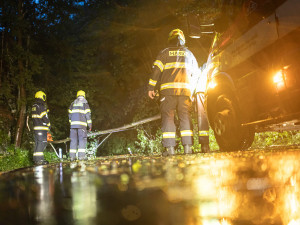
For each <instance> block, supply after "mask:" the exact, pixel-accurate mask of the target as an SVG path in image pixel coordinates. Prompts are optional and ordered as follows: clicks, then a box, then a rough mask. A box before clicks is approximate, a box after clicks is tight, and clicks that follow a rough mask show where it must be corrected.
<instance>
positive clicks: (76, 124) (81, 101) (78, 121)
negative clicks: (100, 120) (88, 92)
mask: <svg viewBox="0 0 300 225" xmlns="http://www.w3.org/2000/svg"><path fill="white" fill-rule="evenodd" d="M69 122H70V125H71V128H83V129H86V128H87V127H89V128H91V126H92V119H91V109H90V106H89V104H88V102H87V100H86V99H85V98H84V97H82V96H79V97H78V98H77V99H76V100H75V101H74V102H72V104H71V105H70V108H69Z"/></svg>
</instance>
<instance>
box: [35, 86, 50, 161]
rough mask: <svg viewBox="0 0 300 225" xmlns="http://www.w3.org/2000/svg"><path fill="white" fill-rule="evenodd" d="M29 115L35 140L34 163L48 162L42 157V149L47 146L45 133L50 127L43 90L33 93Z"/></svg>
mask: <svg viewBox="0 0 300 225" xmlns="http://www.w3.org/2000/svg"><path fill="white" fill-rule="evenodd" d="M31 117H32V121H33V130H34V140H35V148H34V153H33V161H34V163H35V164H36V165H44V164H48V163H49V162H48V161H46V160H45V159H44V149H45V148H46V146H47V133H48V131H49V129H50V120H49V118H48V113H47V107H46V94H45V93H44V92H43V91H38V92H36V93H35V101H34V103H33V106H32V115H31Z"/></svg>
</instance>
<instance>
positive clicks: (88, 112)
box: [84, 104, 92, 131]
mask: <svg viewBox="0 0 300 225" xmlns="http://www.w3.org/2000/svg"><path fill="white" fill-rule="evenodd" d="M84 111H85V117H86V121H87V124H88V127H89V130H90V131H91V130H92V115H91V109H90V106H89V104H85V110H84Z"/></svg>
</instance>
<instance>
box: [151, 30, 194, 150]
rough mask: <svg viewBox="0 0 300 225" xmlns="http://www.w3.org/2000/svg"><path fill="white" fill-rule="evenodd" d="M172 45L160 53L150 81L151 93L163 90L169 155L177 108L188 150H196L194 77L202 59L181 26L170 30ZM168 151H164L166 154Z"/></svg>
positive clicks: (166, 142)
mask: <svg viewBox="0 0 300 225" xmlns="http://www.w3.org/2000/svg"><path fill="white" fill-rule="evenodd" d="M168 45H169V46H168V47H167V48H165V49H164V50H162V51H161V52H160V53H159V55H158V56H157V58H156V60H155V62H154V64H153V67H152V68H153V71H152V75H151V77H150V80H149V85H148V95H149V97H150V98H152V99H153V98H154V97H155V89H159V92H160V111H161V118H162V132H163V139H162V144H163V146H164V147H165V148H166V150H167V151H166V154H167V155H174V154H175V146H176V141H175V137H176V126H175V123H174V117H175V113H176V111H177V114H178V117H179V121H180V135H181V141H182V144H183V146H184V153H185V154H190V153H192V149H191V146H192V145H193V128H192V123H191V117H190V110H191V103H192V102H191V95H192V93H193V91H194V87H193V82H192V78H193V77H195V76H198V75H199V74H198V73H199V68H198V63H197V60H196V58H195V56H194V55H193V53H192V52H191V51H190V50H189V49H188V48H187V47H186V46H185V37H184V34H183V32H182V31H181V30H180V29H174V30H172V31H171V32H170V33H169V38H168ZM166 154H164V155H166Z"/></svg>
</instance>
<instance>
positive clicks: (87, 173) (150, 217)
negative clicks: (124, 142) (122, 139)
mask: <svg viewBox="0 0 300 225" xmlns="http://www.w3.org/2000/svg"><path fill="white" fill-rule="evenodd" d="M299 158H300V150H297V149H296V150H295V149H291V150H268V151H266V150H251V151H245V152H228V153H221V152H217V153H206V154H201V153H198V154H193V155H187V156H185V155H177V156H172V157H158V156H156V157H134V156H118V157H110V158H99V159H97V160H96V161H89V162H72V163H69V162H67V163H57V164H51V165H47V166H38V167H33V168H26V169H21V170H17V171H14V172H10V173H4V174H1V175H0V224H1V225H9V224H20V225H27V224H30V225H35V224H42V225H52V224H63V225H67V224H76V225H89V224H92V225H94V224H101V225H102V224H103V225H123V224H142V225H148V224H149V225H150V224H151V225H171V224H172V225H173V224H174V225H194V224H195V225H196V224H197V225H202V224H204V225H230V224H232V225H233V224H242V225H248V224H249V225H250V224H253V225H254V224H255V225H260V224H264V225H266V224H284V225H295V224H300V164H299Z"/></svg>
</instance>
